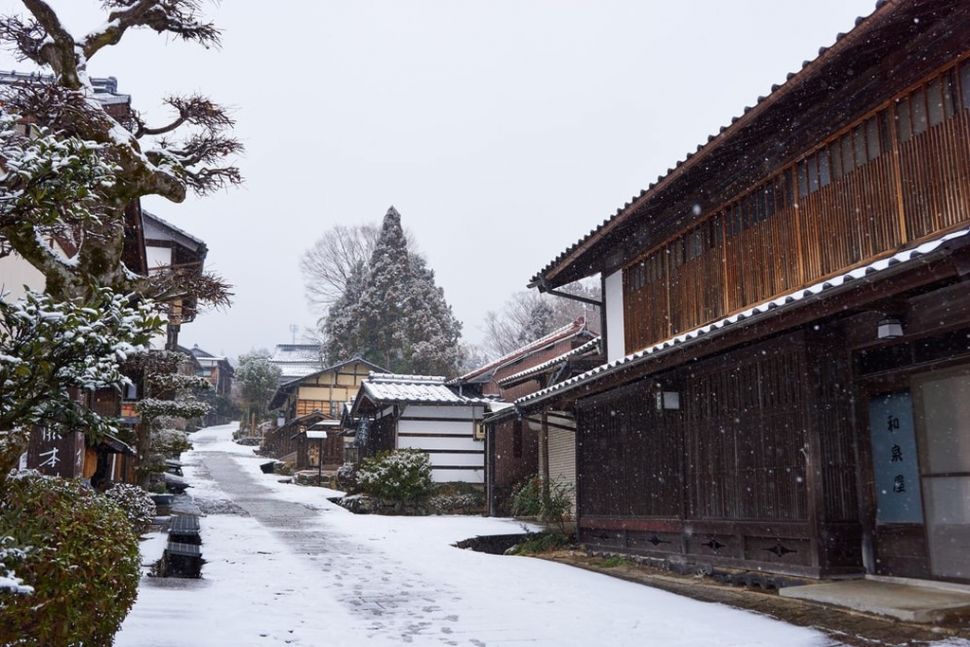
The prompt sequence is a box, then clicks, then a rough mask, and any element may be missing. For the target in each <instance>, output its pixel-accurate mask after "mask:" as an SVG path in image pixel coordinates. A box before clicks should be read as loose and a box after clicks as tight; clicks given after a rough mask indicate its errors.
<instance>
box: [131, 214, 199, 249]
mask: <svg viewBox="0 0 970 647" xmlns="http://www.w3.org/2000/svg"><path fill="white" fill-rule="evenodd" d="M141 216H142V222H143V223H144V226H145V238H146V239H154V240H175V241H176V242H178V243H179V244H181V245H182V246H184V247H186V248H188V249H191V250H193V251H198V250H199V249H204V248H205V241H204V240H202V239H201V238H196V237H195V236H193V235H192V234H190V233H189V232H187V231H185V230H184V229H181V228H179V227H176V226H175V225H173V224H172V223H170V222H168V221H167V220H163V219H162V218H159V217H158V216H156V215H155V214H153V213H151V212H149V211H145V210H144V209H142V211H141ZM149 247H150V245H149Z"/></svg>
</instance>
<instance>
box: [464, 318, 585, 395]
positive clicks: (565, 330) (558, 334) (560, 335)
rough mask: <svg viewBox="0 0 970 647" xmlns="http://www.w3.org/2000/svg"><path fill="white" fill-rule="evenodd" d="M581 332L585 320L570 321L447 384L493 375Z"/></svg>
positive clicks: (583, 328)
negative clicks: (515, 362) (510, 364)
mask: <svg viewBox="0 0 970 647" xmlns="http://www.w3.org/2000/svg"><path fill="white" fill-rule="evenodd" d="M583 331H587V332H588V330H587V328H586V318H585V317H577V318H576V320H575V321H572V322H570V323H568V324H566V325H565V326H563V327H561V328H557V329H555V330H553V331H552V332H551V333H549V334H548V335H546V336H545V337H540V338H539V339H536V340H535V341H532V342H529V343H528V344H526V345H525V346H521V347H519V348H516V349H515V350H514V351H512V352H511V353H508V354H506V355H503V356H502V357H499V358H498V359H496V360H494V361H492V362H489V363H488V364H486V365H485V366H480V367H479V368H476V369H475V370H473V371H469V372H468V373H465V374H464V375H461V376H459V377H456V378H454V379H453V380H450V381H449V384H461V383H463V382H469V381H471V380H473V379H474V378H476V377H480V376H483V375H485V374H486V373H494V372H495V371H497V370H498V369H499V368H501V367H502V366H504V365H506V364H508V363H510V362H513V361H515V360H518V359H521V358H523V357H526V356H527V355H530V354H532V353H534V352H536V351H538V350H541V349H543V348H545V347H546V346H548V345H549V344H553V343H555V342H557V341H561V340H563V339H567V338H569V337H574V336H576V335H578V334H580V333H582V332H583ZM589 334H592V333H589Z"/></svg>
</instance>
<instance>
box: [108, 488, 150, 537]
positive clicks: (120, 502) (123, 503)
mask: <svg viewBox="0 0 970 647" xmlns="http://www.w3.org/2000/svg"><path fill="white" fill-rule="evenodd" d="M104 496H106V497H108V498H109V499H110V500H111V501H113V502H114V503H115V504H116V505H117V506H118V507H119V508H121V511H122V512H124V513H125V516H126V517H127V518H128V521H129V522H131V525H132V527H133V528H134V529H135V532H136V533H137V534H139V535H140V534H141V533H143V532H145V531H146V530H148V528H149V526H151V525H152V520H153V519H154V518H155V513H156V510H155V502H154V501H152V497H151V495H149V494H148V492H146V491H145V490H143V489H141V488H140V487H138V486H137V485H129V484H128V483H116V484H114V485H113V486H111V487H110V488H109V489H108V490H106V491H105V493H104Z"/></svg>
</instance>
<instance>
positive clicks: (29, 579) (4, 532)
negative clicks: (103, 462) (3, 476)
mask: <svg viewBox="0 0 970 647" xmlns="http://www.w3.org/2000/svg"><path fill="white" fill-rule="evenodd" d="M0 537H10V538H12V541H9V540H8V542H7V544H6V549H7V550H8V551H9V550H10V549H11V548H13V547H19V548H25V549H27V550H25V551H24V552H23V554H22V555H19V556H17V562H18V563H17V564H16V567H15V568H16V576H17V577H18V578H20V579H22V585H26V586H30V587H33V592H31V593H27V594H24V595H14V594H12V593H9V592H8V593H4V592H0V644H3V645H8V644H15V645H30V646H38V647H40V646H42V645H44V646H49V645H110V644H111V643H112V639H113V636H114V634H115V633H116V632H117V631H118V628H119V627H120V626H121V622H122V620H124V617H125V616H126V615H127V613H128V611H129V609H131V605H132V604H134V601H135V596H136V594H137V587H138V579H139V559H138V538H137V536H136V535H135V533H134V532H133V530H132V527H131V524H129V523H128V520H127V519H126V518H125V515H124V513H123V512H122V511H121V510H120V509H119V507H118V506H117V505H115V504H114V503H112V502H111V501H110V500H108V499H107V498H105V497H103V496H101V495H98V494H95V492H94V491H93V490H91V489H90V488H89V487H87V486H85V485H84V484H82V483H81V482H80V481H76V480H66V479H61V478H57V477H44V476H39V475H38V474H36V473H25V474H21V475H17V476H15V477H13V478H9V479H7V480H6V481H5V482H4V483H3V485H2V490H0Z"/></svg>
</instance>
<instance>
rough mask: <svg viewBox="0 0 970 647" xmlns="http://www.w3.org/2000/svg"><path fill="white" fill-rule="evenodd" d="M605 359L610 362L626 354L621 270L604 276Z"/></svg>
mask: <svg viewBox="0 0 970 647" xmlns="http://www.w3.org/2000/svg"><path fill="white" fill-rule="evenodd" d="M605 283H606V294H605V295H603V299H604V300H605V301H606V359H607V361H610V362H612V361H613V360H615V359H619V358H621V357H623V356H624V355H626V342H625V340H624V336H623V271H622V270H620V271H619V272H614V273H613V274H610V275H609V276H607V277H606V282H605Z"/></svg>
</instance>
